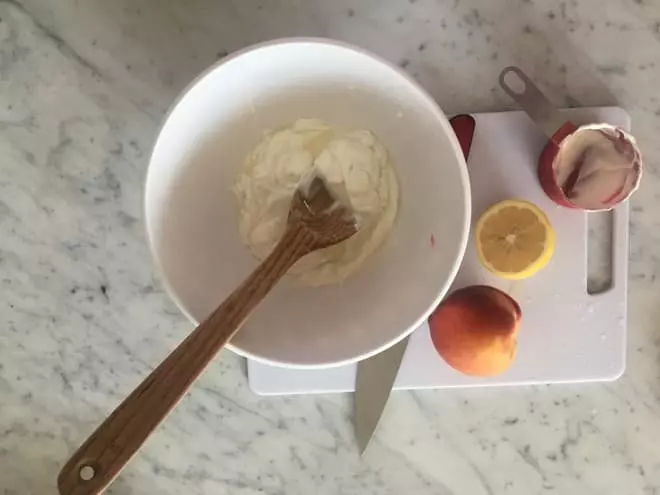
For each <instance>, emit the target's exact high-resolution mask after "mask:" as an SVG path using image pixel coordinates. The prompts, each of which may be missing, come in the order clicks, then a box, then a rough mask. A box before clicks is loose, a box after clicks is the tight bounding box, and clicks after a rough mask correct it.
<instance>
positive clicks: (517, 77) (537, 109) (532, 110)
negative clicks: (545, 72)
mask: <svg viewBox="0 0 660 495" xmlns="http://www.w3.org/2000/svg"><path fill="white" fill-rule="evenodd" d="M499 80H500V86H501V87H502V89H503V90H504V91H505V92H506V94H508V95H509V96H510V97H511V98H513V100H514V101H515V102H516V103H518V105H520V106H521V107H522V109H523V110H524V111H525V113H526V114H527V115H529V117H530V118H531V119H532V120H533V121H534V123H535V124H536V125H538V126H539V127H540V128H541V130H542V131H543V132H544V133H545V135H546V136H547V137H548V138H552V136H553V135H554V134H555V132H557V131H558V130H559V129H560V128H561V127H562V126H563V125H564V124H565V123H566V121H567V120H566V118H565V117H562V116H561V114H560V113H559V112H558V111H557V109H556V108H555V107H554V105H553V104H552V103H550V101H549V100H548V99H547V98H546V96H545V95H544V94H543V93H542V92H541V90H540V89H539V88H538V87H537V86H536V84H534V81H532V80H531V79H530V78H529V77H528V76H527V74H525V73H524V72H523V71H522V70H521V69H520V68H519V67H515V66H510V67H506V68H505V69H504V70H502V72H500V77H499Z"/></svg>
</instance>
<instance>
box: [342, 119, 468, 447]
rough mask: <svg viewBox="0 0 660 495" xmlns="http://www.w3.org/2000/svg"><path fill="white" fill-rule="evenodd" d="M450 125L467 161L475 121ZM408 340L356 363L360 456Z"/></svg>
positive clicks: (460, 120) (356, 418)
mask: <svg viewBox="0 0 660 495" xmlns="http://www.w3.org/2000/svg"><path fill="white" fill-rule="evenodd" d="M449 123H450V124H451V127H452V129H453V130H454V133H455V134H456V137H457V138H458V142H459V144H460V145H461V150H462V151H463V156H465V160H466V161H467V158H468V154H469V152H470V146H471V145H472V138H473V136H474V128H475V120H474V118H473V117H472V116H471V115H457V116H456V117H453V118H452V119H450V121H449ZM408 340H409V337H406V338H405V339H403V340H402V341H401V342H398V343H397V344H394V345H393V346H392V347H390V348H389V349H386V350H384V351H383V352H381V353H380V354H376V355H375V356H372V357H370V358H368V359H365V360H363V361H360V362H359V363H358V369H357V376H356V379H355V405H354V407H355V415H354V417H353V423H354V428H355V439H356V441H357V444H358V448H359V450H360V455H362V454H364V452H365V450H367V447H368V446H369V443H370V442H371V439H372V438H373V435H374V432H375V431H376V427H377V426H378V423H379V421H380V418H381V416H382V415H383V410H384V409H385V406H386V405H387V400H388V399H389V397H390V393H391V392H392V386H393V385H394V381H395V380H396V376H397V374H398V372H399V367H400V366H401V361H402V360H403V356H404V354H405V352H406V348H407V347H408Z"/></svg>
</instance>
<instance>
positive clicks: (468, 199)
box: [143, 36, 472, 370]
mask: <svg viewBox="0 0 660 495" xmlns="http://www.w3.org/2000/svg"><path fill="white" fill-rule="evenodd" d="M290 44H318V45H329V46H334V47H338V48H342V49H345V50H349V51H352V52H355V53H358V54H360V55H364V56H367V57H369V58H371V59H373V60H375V61H376V62H378V63H381V64H383V65H385V66H387V67H389V68H390V69H392V70H393V71H394V72H395V73H396V74H397V75H398V76H399V77H401V78H402V79H403V80H405V81H406V82H407V83H408V84H410V85H411V86H412V87H413V88H414V89H415V90H416V91H417V92H418V93H419V95H420V96H421V98H422V100H424V102H425V103H426V105H427V106H428V108H429V110H430V111H431V112H432V113H433V114H434V116H435V117H436V118H437V120H438V123H439V124H440V126H441V127H443V128H444V130H445V133H446V134H447V135H448V136H449V139H450V142H451V145H452V147H453V150H454V155H455V156H456V158H457V159H458V165H459V169H460V170H459V174H460V178H461V185H462V189H463V198H464V205H463V211H465V218H464V221H463V229H462V230H463V231H462V236H461V239H460V243H459V252H458V256H456V258H455V259H454V262H453V264H452V267H451V270H450V272H449V276H448V277H447V278H446V280H445V283H444V284H443V285H442V286H441V287H439V289H438V291H437V294H436V296H435V298H434V300H433V303H432V304H431V305H430V306H429V307H428V308H427V309H426V310H425V311H423V312H422V314H420V315H419V317H418V318H417V319H416V320H415V321H414V322H412V323H411V324H410V326H409V327H408V328H406V329H405V330H404V331H403V332H401V334H400V335H398V336H397V337H395V338H393V339H391V340H389V341H387V342H385V343H383V344H382V345H380V346H379V347H377V348H375V349H372V350H371V351H369V352H365V353H362V354H359V355H357V356H355V357H352V358H347V359H343V360H341V361H332V362H323V363H315V364H300V363H285V362H281V361H274V360H271V359H269V358H266V357H263V356H259V355H256V354H252V353H251V352H248V351H246V350H244V349H241V348H239V347H236V346H234V345H233V344H232V343H231V342H228V343H227V344H226V345H225V347H226V348H227V349H229V350H231V351H232V352H234V353H236V354H238V355H239V356H242V357H245V358H247V359H251V360H253V361H257V362H259V363H261V364H265V365H268V366H276V367H283V368H292V369H301V370H305V369H307V370H311V369H328V368H335V367H339V366H345V365H349V364H355V363H357V362H359V361H362V360H365V359H368V358H370V357H372V356H375V355H376V354H380V353H381V352H383V351H385V350H387V349H389V348H390V347H392V346H394V345H396V344H398V343H399V342H401V341H402V340H404V339H405V338H407V337H408V336H409V335H410V334H411V333H412V332H413V331H415V330H416V329H417V328H418V327H419V326H420V325H421V324H422V323H423V322H424V321H425V320H427V319H428V317H429V315H430V314H431V313H432V312H433V310H434V309H435V308H436V307H437V306H438V304H440V302H441V300H442V299H443V298H444V297H445V295H446V294H447V291H448V290H449V288H450V287H451V284H452V283H453V282H454V280H455V278H456V275H457V274H458V270H459V268H460V266H461V263H462V262H463V258H464V256H465V251H466V249H467V243H468V239H469V234H470V224H471V219H472V192H471V187H470V177H469V174H468V170H467V163H466V160H465V157H464V155H463V152H462V150H461V147H460V144H459V142H458V138H457V137H456V134H455V133H454V131H453V130H452V127H451V124H450V123H449V119H448V118H447V116H446V115H445V113H444V112H443V111H442V109H441V108H440V106H439V105H438V104H437V102H436V101H435V100H434V99H433V97H432V96H431V95H430V94H429V93H428V91H426V89H424V87H423V86H422V85H421V84H420V83H419V82H418V81H417V80H415V79H414V78H413V77H412V75H410V74H408V72H406V71H405V70H403V69H402V68H401V67H399V66H397V65H396V64H394V63H392V62H390V61H388V60H386V59H384V58H382V57H381V56H379V55H376V54H375V53H372V52H371V51H369V50H366V49H363V48H361V47H359V46H355V45H353V44H350V43H346V42H344V41H340V40H336V39H332V38H322V37H307V36H293V37H284V38H275V39H272V40H267V41H262V42H259V43H255V44H252V45H248V46H246V47H243V48H241V49H239V50H236V51H234V52H231V53H230V54H228V55H227V56H225V57H223V58H221V59H219V60H217V61H216V62H215V63H213V64H211V65H210V66H209V67H207V68H206V69H204V70H203V71H201V72H200V73H199V74H198V75H197V76H196V77H195V78H194V79H193V80H192V81H190V82H189V83H188V84H187V85H186V86H185V87H184V88H183V89H182V90H181V91H180V92H179V94H178V95H177V97H176V98H175V99H174V101H173V102H172V103H171V105H170V106H169V108H168V109H167V111H166V112H165V114H164V116H163V117H162V119H161V121H160V125H159V129H158V134H157V135H156V139H155V140H154V144H153V146H152V149H151V153H150V155H149V161H148V162H147V171H146V174H145V178H144V187H143V215H144V216H143V218H144V219H143V227H144V230H145V233H146V237H147V245H148V248H149V252H150V253H151V257H152V263H153V266H154V270H155V272H156V275H157V277H158V278H159V279H160V281H161V283H162V284H163V287H164V288H165V291H166V292H167V295H168V296H169V297H170V299H171V300H172V301H173V302H174V304H176V306H177V308H178V309H179V311H181V313H183V315H184V316H185V317H186V318H187V319H188V321H190V322H191V323H192V324H194V325H195V326H197V325H199V323H200V322H199V321H197V320H196V319H195V318H194V317H193V316H192V315H191V314H190V313H189V312H188V310H187V309H186V307H185V305H184V304H183V301H182V300H181V299H180V297H179V296H178V295H177V293H176V292H175V290H174V287H173V286H172V284H171V282H170V280H169V279H168V277H167V275H166V273H165V270H164V269H163V266H162V264H161V261H160V258H159V256H158V254H157V252H156V249H155V243H154V236H153V234H152V232H151V230H150V228H149V214H148V205H147V196H148V194H147V191H148V189H149V184H150V182H152V181H150V177H151V175H152V174H153V173H154V172H153V167H152V163H153V159H154V154H155V152H156V149H157V148H158V145H159V141H160V137H161V134H162V130H163V128H164V127H165V125H166V124H167V122H168V121H169V119H170V117H171V115H172V113H173V112H174V111H175V110H176V108H177V107H178V106H179V104H180V103H181V101H182V100H183V99H184V98H185V97H186V96H187V95H188V93H189V92H190V90H191V89H192V88H193V87H195V86H196V85H197V84H198V83H199V82H200V81H201V80H203V79H204V78H205V77H207V76H208V75H209V74H210V73H212V72H213V71H215V70H216V69H217V68H218V67H220V66H221V65H223V64H226V63H228V62H230V61H232V60H234V59H236V58H239V57H241V56H243V55H246V54H247V53H250V52H253V51H257V50H261V49H264V48H271V47H274V46H278V45H290Z"/></svg>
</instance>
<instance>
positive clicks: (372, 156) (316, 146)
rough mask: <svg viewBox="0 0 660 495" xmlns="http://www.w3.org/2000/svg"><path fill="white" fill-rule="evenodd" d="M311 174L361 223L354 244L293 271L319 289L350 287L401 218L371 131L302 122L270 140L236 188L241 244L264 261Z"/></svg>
mask: <svg viewBox="0 0 660 495" xmlns="http://www.w3.org/2000/svg"><path fill="white" fill-rule="evenodd" d="M312 173H317V174H318V175H320V176H322V177H323V178H324V179H325V181H326V183H327V185H328V187H329V188H330V189H331V191H332V192H333V194H334V195H335V196H336V197H337V198H338V199H339V200H340V201H341V202H342V203H344V204H345V205H347V206H350V208H351V209H352V210H353V212H354V214H355V217H356V219H357V222H358V232H357V233H356V234H355V235H354V236H353V237H351V238H350V239H348V240H346V241H344V242H341V243H339V244H337V245H335V246H331V247H329V248H326V249H322V250H319V251H316V252H314V253H311V254H309V255H307V256H305V257H304V258H303V259H301V260H300V261H299V262H298V263H297V264H296V265H295V266H294V267H293V268H292V269H291V271H290V273H291V274H293V275H294V276H295V277H297V278H298V279H299V281H300V282H301V283H303V284H305V285H310V286H319V285H325V284H332V283H338V282H341V281H342V280H344V279H345V278H346V277H347V276H349V275H350V274H351V273H353V272H354V271H355V270H356V269H358V268H359V267H360V265H362V263H364V261H365V260H366V259H367V258H368V257H369V256H370V255H371V254H372V253H373V252H374V251H376V249H377V248H378V247H379V246H380V245H381V244H382V243H383V241H384V240H385V239H386V238H387V236H388V234H389V233H390V231H391V230H392V226H393V225H394V220H395V218H396V214H397V209H398V203H399V184H398V182H397V177H396V173H395V171H394V167H393V166H392V164H391V162H390V159H389V155H388V153H387V150H386V149H385V147H384V146H383V145H382V144H381V143H380V142H379V141H378V140H377V139H376V137H375V136H374V135H373V134H372V133H371V132H370V131H366V130H345V129H338V128H335V127H331V126H330V125H328V124H326V123H325V122H323V121H321V120H318V119H300V120H297V121H296V122H294V123H293V124H292V125H290V126H288V127H285V128H282V129H278V130H275V131H272V132H270V133H268V134H266V136H265V137H264V138H263V140H262V141H261V142H260V143H259V144H258V145H257V147H256V148H255V149H254V150H253V151H252V152H251V153H250V154H249V155H248V156H247V158H246V160H245V163H244V164H243V167H242V168H241V171H240V173H239V175H238V178H237V179H236V183H235V185H234V193H235V194H236V198H237V199H238V204H239V219H238V227H239V233H240V236H241V239H242V240H243V242H244V243H245V244H246V245H247V246H248V247H249V248H250V250H251V251H252V252H253V253H254V254H255V256H257V257H258V258H259V259H262V260H263V259H264V258H266V257H267V256H268V255H269V254H270V252H271V251H272V250H273V248H274V247H275V245H276V244H277V243H278V242H279V240H280V239H281V237H282V235H283V233H284V229H285V227H286V221H287V216H288V213H289V207H290V205H291V199H292V197H293V194H294V192H295V190H296V188H297V187H298V185H299V184H300V183H301V182H302V180H303V179H305V178H307V177H309V175H310V174H312Z"/></svg>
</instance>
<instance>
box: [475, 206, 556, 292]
mask: <svg viewBox="0 0 660 495" xmlns="http://www.w3.org/2000/svg"><path fill="white" fill-rule="evenodd" d="M475 238H476V243H477V254H478V255H479V259H480V260H481V262H482V263H483V265H484V266H485V267H486V268H488V270H490V271H491V272H493V273H494V274H495V275H498V276H500V277H502V278H506V279H509V280H522V279H524V278H527V277H530V276H532V275H534V274H535V273H536V272H538V271H539V270H540V269H541V268H543V267H544V266H545V265H547V264H548V262H549V261H550V258H552V253H553V252H554V250H555V231H554V229H553V228H552V225H550V222H549V221H548V217H546V215H545V213H543V211H541V209H540V208H539V207H538V206H536V205H535V204H533V203H530V202H529V201H523V200H521V199H507V200H505V201H502V202H500V203H497V204H495V205H493V206H491V207H490V208H488V210H486V212H485V213H484V214H483V215H481V218H479V221H478V222H477V227H476V231H475Z"/></svg>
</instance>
